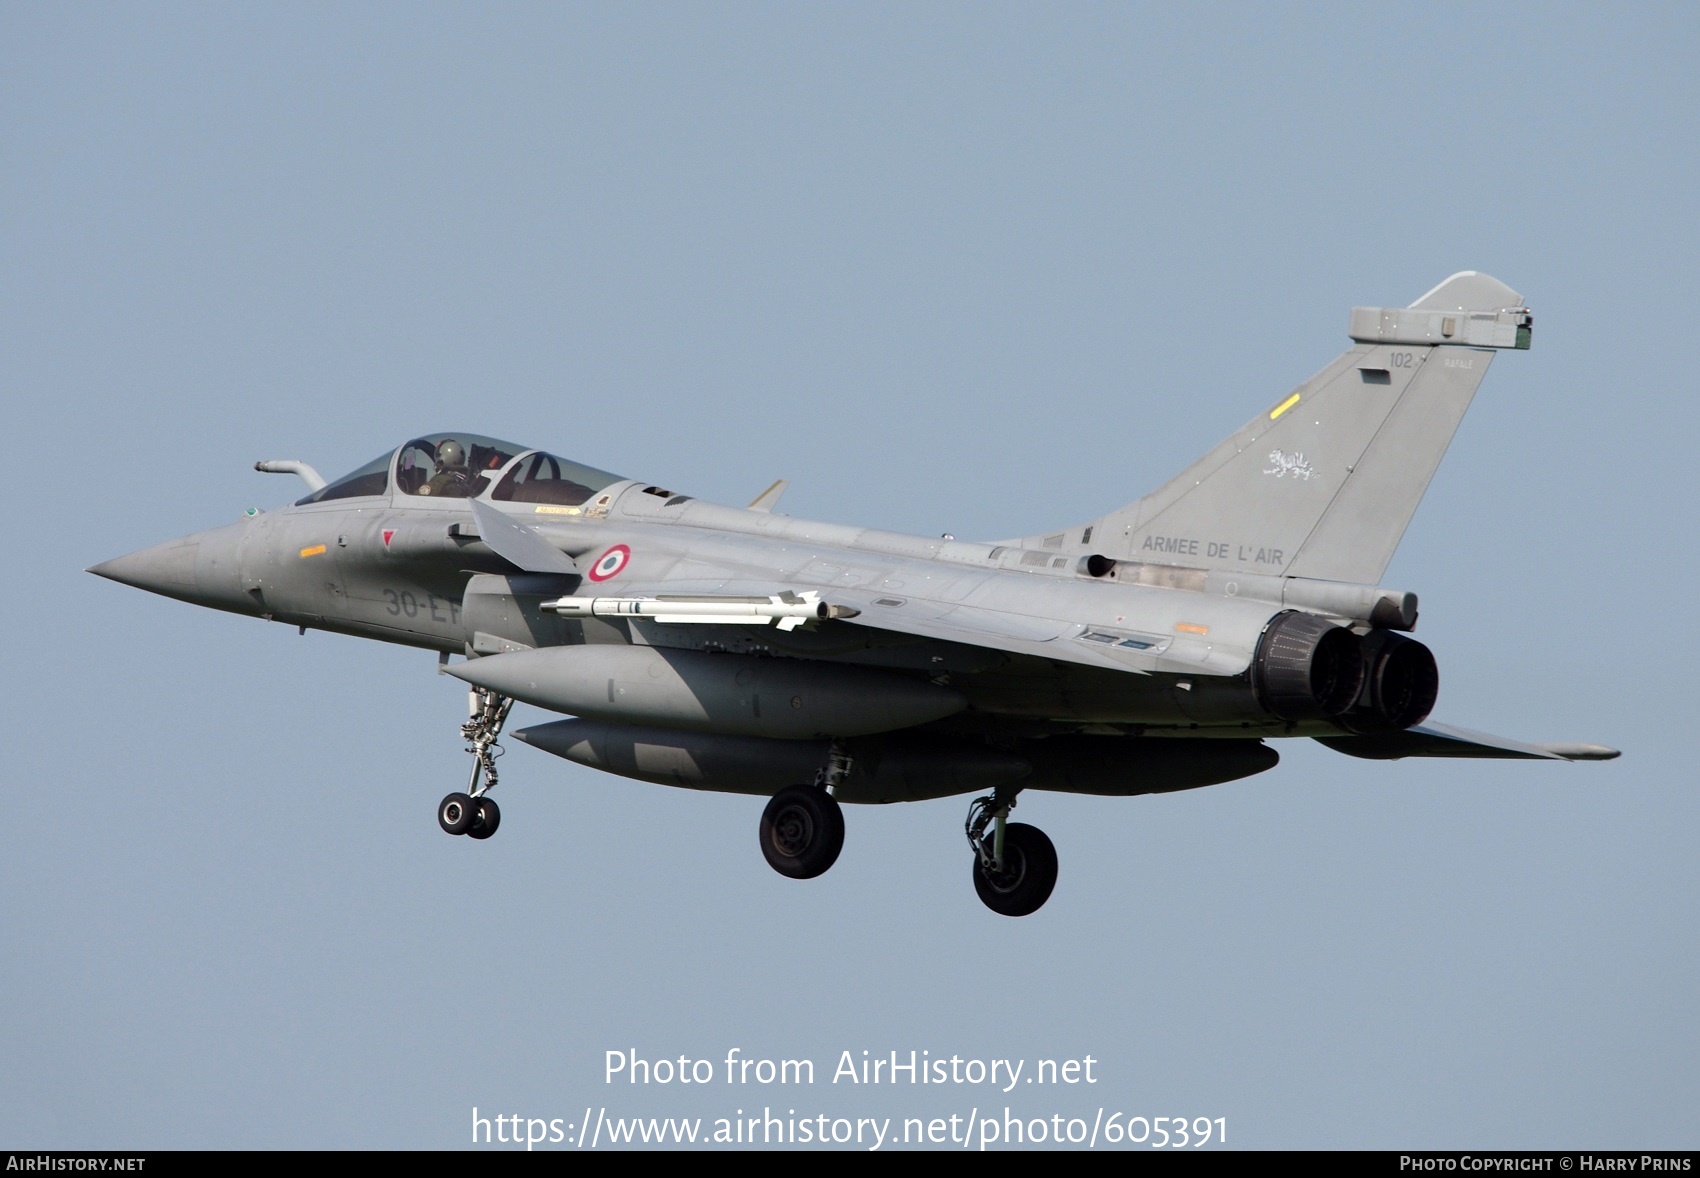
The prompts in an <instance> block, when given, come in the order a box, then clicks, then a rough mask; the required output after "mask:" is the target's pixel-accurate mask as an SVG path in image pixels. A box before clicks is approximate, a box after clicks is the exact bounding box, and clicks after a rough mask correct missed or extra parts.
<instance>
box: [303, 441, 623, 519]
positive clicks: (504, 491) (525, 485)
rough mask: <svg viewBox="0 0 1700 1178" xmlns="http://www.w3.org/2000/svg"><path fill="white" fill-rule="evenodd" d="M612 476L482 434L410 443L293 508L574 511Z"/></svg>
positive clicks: (613, 480) (616, 479)
mask: <svg viewBox="0 0 1700 1178" xmlns="http://www.w3.org/2000/svg"><path fill="white" fill-rule="evenodd" d="M623 481H624V479H623V478H622V477H621V476H620V475H617V474H610V473H609V472H607V471H605V470H597V469H595V468H594V467H590V466H583V465H581V464H579V463H577V462H572V461H569V460H568V459H565V458H558V457H556V456H555V455H553V454H547V453H544V452H543V451H542V450H528V449H526V448H525V447H524V446H517V445H515V444H514V443H512V442H503V441H500V440H498V439H496V438H487V437H484V436H483V435H481V434H468V433H456V434H428V435H426V436H425V437H422V438H414V439H413V440H412V441H410V442H408V443H407V444H406V445H404V446H401V447H400V448H399V449H396V450H394V451H392V452H390V453H388V454H385V455H384V456H382V457H381V458H374V459H373V460H372V461H371V462H368V463H367V464H366V465H365V466H362V467H361V468H360V469H359V470H356V471H353V472H352V473H349V474H346V475H344V476H343V477H342V478H340V479H337V480H336V481H335V482H333V483H330V484H328V485H327V486H325V487H324V488H322V489H320V490H318V491H315V492H313V493H312V494H311V495H308V496H307V497H306V498H304V499H300V500H297V503H324V502H326V501H328V500H331V499H356V498H362V497H365V496H378V495H396V496H402V495H406V496H419V497H435V498H439V499H493V500H495V501H497V502H514V503H547V504H554V505H556V506H559V507H577V506H579V505H580V504H582V503H584V502H585V501H586V500H587V499H589V498H590V497H591V496H593V495H595V494H596V493H597V492H599V491H601V490H602V489H603V488H604V487H608V486H611V485H612V484H614V483H618V482H623Z"/></svg>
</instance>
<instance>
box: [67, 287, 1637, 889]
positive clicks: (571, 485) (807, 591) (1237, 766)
mask: <svg viewBox="0 0 1700 1178" xmlns="http://www.w3.org/2000/svg"><path fill="white" fill-rule="evenodd" d="M1532 327H1533V317H1532V316H1531V314H1530V312H1529V310H1528V309H1527V307H1525V306H1524V303H1523V298H1522V296H1521V295H1519V294H1518V293H1517V292H1516V291H1513V290H1512V289H1510V288H1509V287H1507V286H1505V285H1504V284H1503V283H1501V282H1499V281H1498V280H1496V279H1494V278H1490V277H1488V276H1487V275H1485V274H1480V273H1476V272H1474V271H1466V272H1463V273H1459V274H1455V275H1453V276H1452V277H1450V278H1448V279H1446V281H1444V282H1442V283H1441V284H1440V285H1439V286H1436V287H1435V288H1434V289H1433V290H1431V291H1429V292H1428V293H1427V294H1425V295H1423V296H1422V297H1421V298H1419V299H1418V300H1417V301H1416V302H1414V303H1412V304H1411V305H1410V306H1409V307H1404V308H1384V307H1358V308H1354V309H1353V311H1352V312H1351V319H1350V329H1349V335H1350V338H1351V340H1352V343H1351V346H1350V347H1349V348H1348V349H1347V350H1346V351H1345V352H1344V353H1343V354H1342V355H1340V357H1339V358H1338V359H1336V360H1335V361H1334V362H1333V363H1331V364H1329V365H1328V366H1327V367H1326V368H1324V369H1323V370H1322V371H1321V372H1320V373H1318V374H1317V375H1316V376H1314V377H1312V378H1311V379H1310V380H1308V381H1306V382H1304V383H1303V384H1301V385H1299V386H1298V387H1297V388H1296V389H1294V390H1293V391H1292V392H1290V393H1287V394H1285V395H1284V396H1281V397H1280V398H1278V399H1277V400H1276V401H1275V402H1274V403H1273V404H1272V405H1269V406H1267V407H1265V408H1263V409H1262V410H1261V411H1260V412H1258V414H1257V415H1256V416H1255V417H1253V418H1252V419H1251V421H1249V422H1248V423H1246V425H1245V426H1243V427H1242V428H1241V429H1239V430H1238V431H1237V432H1235V433H1234V434H1233V436H1231V437H1229V438H1228V439H1227V440H1225V441H1223V442H1222V443H1221V444H1220V445H1219V446H1217V447H1216V448H1215V449H1213V450H1211V451H1210V452H1209V453H1208V454H1206V455H1205V456H1204V457H1202V458H1200V459H1199V460H1198V461H1197V462H1195V463H1193V464H1192V465H1191V466H1189V467H1187V468H1186V469H1185V470H1183V471H1181V472H1180V473H1179V474H1178V475H1176V476H1175V477H1174V478H1172V479H1171V480H1169V481H1168V482H1167V483H1165V484H1163V485H1162V486H1160V487H1158V488H1157V489H1156V490H1155V491H1153V492H1151V493H1150V494H1148V495H1146V496H1145V497H1144V498H1142V499H1138V500H1136V501H1134V502H1132V503H1129V504H1128V505H1126V506H1125V507H1118V508H1116V509H1114V510H1112V511H1110V512H1109V513H1108V514H1106V515H1103V516H1100V517H1098V518H1096V519H1091V520H1086V521H1084V522H1081V523H1076V524H1073V525H1070V526H1067V527H1058V528H1055V529H1053V530H1049V531H1044V532H1040V533H1037V534H1035V535H1031V536H1021V537H1017V538H1013V539H1006V540H999V541H993V542H986V543H978V542H969V541H964V540H956V539H953V538H951V537H948V536H947V537H943V538H930V537H923V536H912V535H904V534H900V533H894V532H885V531H878V530H875V529H869V528H857V527H849V526H845V525H843V524H836V523H821V522H817V521H813V520H805V519H794V518H791V517H788V516H785V515H781V514H778V513H776V512H775V511H774V510H773V509H774V506H775V504H776V502H777V501H778V499H779V497H780V495H781V493H782V492H783V491H784V489H785V484H784V483H783V482H778V483H775V484H774V485H773V486H771V487H769V488H768V489H767V490H766V491H764V492H762V494H761V495H760V496H758V497H757V498H756V500H755V501H754V502H753V503H750V504H749V505H748V506H744V507H739V506H728V505H724V504H718V503H710V502H707V501H704V500H702V499H698V498H695V497H693V496H691V495H688V494H679V493H675V492H674V491H672V490H670V489H668V488H666V487H664V486H662V485H660V484H658V483H652V482H646V481H644V480H641V479H630V478H625V477H623V476H621V475H617V474H614V473H612V472H609V471H605V470H598V469H595V468H593V467H589V466H585V465H583V464H581V463H578V462H575V461H571V460H569V459H566V458H562V457H559V456H557V455H555V454H552V453H548V452H546V451H543V450H537V449H532V448H530V447H528V446H521V445H515V444H512V443H509V442H503V441H499V440H497V439H494V438H488V437H483V436H480V435H477V434H471V433H462V432H450V433H435V434H427V435H424V436H422V437H417V438H414V439H413V440H411V441H409V442H407V443H406V444H404V445H402V446H401V447H400V448H398V449H396V450H394V451H391V452H388V453H385V454H383V455H381V456H380V457H378V458H374V459H373V460H372V461H371V462H369V463H367V464H366V465H365V466H362V467H361V468H360V469H358V470H356V471H353V472H352V473H350V474H347V475H344V476H343V477H342V478H340V479H337V480H336V481H335V482H330V483H327V482H326V481H325V480H324V479H323V478H322V477H320V476H319V474H318V473H317V472H316V471H315V470H314V469H313V468H312V467H310V466H308V465H307V464H305V463H303V462H300V461H294V460H290V461H267V462H260V463H257V464H256V468H257V469H259V470H262V471H271V472H287V473H294V474H297V475H299V476H300V477H301V478H302V479H303V480H304V481H305V482H306V483H307V486H308V488H309V492H308V494H307V495H305V496H304V497H303V498H301V499H299V500H297V501H296V502H295V503H293V504H292V505H290V506H288V507H284V508H281V509H278V510H275V511H267V512H253V513H250V514H249V515H248V516H247V517H246V518H243V519H240V520H239V521H238V522H236V523H233V524H230V525H228V526H226V527H221V528H215V529H213V530H211V531H205V532H199V533H196V534H194V535H190V536H186V537H184V538H182V539H180V540H174V541H171V542H169V543H166V544H161V545H158V546H156V547H153V548H147V549H143V550H142V551H139V552H134V553H131V554H130V555H128V556H121V557H118V558H116V559H114V560H109V561H107V562H106V563H104V564H100V565H96V566H95V567H94V568H92V569H90V570H89V571H90V572H93V573H96V574H98V575H100V576H102V577H107V578H109V579H111V580H114V581H119V582H122V583H124V584H127V585H133V586H135V587H137V588H141V589H146V590H149V591H151V592H154V593H159V594H163V595H165V596H167V597H175V598H178V599H180V600H183V601H188V602H191V603H194V604H196V605H204V606H209V607H211V608H214V609H221V610H228V611H230V612H232V613H239V614H247V615H250V616H253V617H258V618H264V619H267V620H269V621H275V622H281V623H285V624H287V625H291V626H297V627H300V628H301V629H302V631H303V632H305V630H307V629H309V628H312V629H321V630H330V631H335V632H337V633H341V634H351V635H355V636H357V637H361V638H376V639H379V640H381V641H385V642H397V643H403V644H406V645H410V646H416V647H422V648H424V649H427V650H431V651H435V652H436V653H437V655H438V663H439V669H440V670H443V671H446V672H447V673H448V674H450V675H453V676H455V677H456V678H458V679H462V680H464V681H465V682H466V683H468V684H469V685H470V692H469V701H470V703H469V712H470V718H469V719H468V720H467V721H466V722H465V723H464V725H462V728H461V732H462V735H463V736H464V738H465V741H466V745H467V750H468V751H469V752H470V753H471V754H472V756H473V764H472V768H471V772H470V780H469V783H468V785H467V787H466V788H465V789H464V790H456V791H455V792H452V793H450V794H449V795H448V796H447V797H445V798H444V799H443V800H442V802H441V803H440V804H439V806H438V808H437V820H438V823H439V825H440V826H441V827H442V829H443V830H444V831H446V832H447V833H449V834H451V835H465V836H467V837H469V838H473V839H486V838H489V837H490V836H491V835H493V834H495V833H496V829H497V826H498V824H499V822H500V820H501V812H500V810H499V809H498V808H497V805H496V802H495V801H494V800H493V799H492V798H491V796H490V792H491V790H492V789H493V788H494V787H495V786H496V783H497V774H496V766H495V756H496V754H497V752H498V751H499V746H498V744H497V741H498V739H499V738H500V736H501V733H502V731H503V727H504V725H505V723H506V721H507V718H508V714H509V710H510V709H511V708H512V706H513V704H514V701H516V700H520V701H524V702H525V703H528V704H532V705H535V706H537V707H540V708H544V709H547V710H549V711H551V712H554V713H559V714H561V715H564V716H566V717H568V718H566V719H556V720H552V721H549V722H546V723H540V724H535V725H532V726H530V727H526V728H523V729H520V730H519V731H517V732H515V733H513V735H514V736H515V737H516V738H517V739H519V740H521V741H524V742H525V743H527V744H529V745H532V746H534V747H536V748H539V749H542V750H544V751H546V752H549V753H553V754H555V755H556V756H560V757H564V758H566V759H567V760H569V761H573V762H576V763H578V764H580V765H587V766H590V767H591V768H595V769H600V770H603V771H605V772H608V773H614V774H618V775H620V776H623V777H631V778H636V779H638V780H641V781H649V782H656V783H660V784H663V785H672V786H683V787H686V788H690V789H701V790H716V791H720V792H725V793H740V794H753V795H757V796H762V797H767V798H768V799H769V800H768V802H767V804H766V806H765V808H764V809H763V811H762V814H761V820H760V824H759V832H760V844H761V850H762V854H763V855H764V856H765V857H766V859H767V862H768V863H769V864H770V865H771V866H772V867H773V868H774V870H776V871H778V872H779V873H780V874H782V875H786V876H790V877H793V878H796V879H808V878H811V877H815V876H819V875H821V874H822V873H823V872H825V871H826V870H827V869H828V868H830V867H831V866H832V864H833V862H834V861H835V860H836V859H837V858H838V854H839V851H840V849H841V848H842V846H843V843H844V830H845V822H844V816H843V811H842V809H841V805H842V804H843V803H851V802H855V803H874V802H899V801H915V800H918V799H924V798H938V797H943V796H947V795H952V794H977V795H979V796H977V797H975V798H974V799H973V800H972V801H971V802H970V804H969V807H968V814H967V821H966V823H965V833H966V836H967V841H968V845H969V850H970V856H969V858H970V859H971V864H972V872H973V882H974V888H975V890H976V892H977V893H978V894H979V897H980V899H981V900H982V901H983V902H984V903H985V904H986V905H987V906H988V907H989V908H991V909H992V910H993V911H994V912H998V913H1002V914H1004V915H1007V916H1023V915H1027V914H1029V913H1032V912H1034V911H1036V910H1038V909H1039V907H1040V906H1041V905H1043V904H1044V903H1045V901H1046V900H1047V899H1048V898H1049V896H1050V895H1051V891H1052V888H1053V887H1054V885H1055V883H1056V879H1057V854H1056V851H1055V849H1054V847H1053V845H1052V843H1051V841H1050V839H1049V838H1048V837H1046V835H1045V834H1044V833H1043V832H1041V831H1040V830H1039V829H1038V828H1036V827H1034V826H1030V825H1027V824H1024V823H1017V822H1011V821H1009V816H1010V812H1011V811H1012V810H1013V809H1014V808H1015V805H1016V802H1017V799H1018V798H1019V797H1021V796H1022V795H1024V794H1026V793H1027V792H1028V791H1033V792H1034V793H1035V794H1042V793H1043V792H1045V791H1064V792H1074V793H1086V794H1104V795H1118V796H1121V795H1133V794H1146V793H1162V792H1168V791H1173V790H1184V789H1194V788H1197V787H1200V786H1206V785H1213V784H1217V783H1220V782H1225V781H1233V780H1236V779H1238V778H1243V777H1249V776H1251V775H1252V774H1255V773H1262V772H1264V771H1266V770H1269V769H1272V768H1274V766H1275V764H1276V762H1277V760H1278V756H1277V754H1276V751H1275V749H1274V748H1273V747H1271V744H1270V742H1271V741H1273V740H1276V739H1281V738H1293V737H1306V738H1310V739H1314V740H1317V741H1319V742H1321V743H1322V744H1324V745H1326V746H1327V747H1328V748H1331V749H1334V750H1336V751H1338V752H1341V753H1346V754H1349V755H1352V756H1356V757H1365V758H1371V759H1394V758H1400V757H1520V758H1533V759H1542V760H1570V761H1579V760H1604V759H1608V758H1611V757H1615V756H1617V755H1618V753H1617V751H1616V750H1614V749H1610V748H1606V747H1603V746H1600V745H1593V744H1533V743H1524V742H1519V741H1513V740H1505V739H1501V738H1499V737H1494V736H1488V735H1484V734H1482V733H1477V732H1470V731H1466V730H1463V729H1458V728H1452V727H1448V726H1446V725H1442V724H1437V723H1431V722H1429V721H1428V715H1429V712H1430V710H1431V709H1432V708H1433V706H1434V703H1435V699H1436V694H1437V692H1438V690H1439V684H1440V679H1439V673H1438V669H1437V666H1436V662H1435V658H1434V656H1433V654H1431V652H1430V651H1429V649H1428V648H1427V647H1426V646H1424V645H1423V644H1422V643H1420V642H1418V641H1417V640H1416V639H1414V638H1412V637H1411V636H1410V635H1411V631H1412V630H1413V629H1415V627H1416V624H1417V596H1416V594H1415V593H1412V592H1409V591H1406V590H1404V589H1398V588H1391V587H1388V586H1386V585H1383V584H1381V578H1382V575H1383V573H1384V571H1385V570H1386V567H1387V563H1388V561H1389V559H1390V558H1391V557H1392V555H1393V550H1394V547H1395V546H1396V545H1397V544H1398V542H1399V540H1400V537H1401V536H1402V535H1403V534H1404V532H1405V528H1406V525H1407V524H1408V523H1409V522H1410V519H1411V516H1412V513H1413V512H1414V511H1415V510H1416V507H1417V502H1418V500H1419V499H1421V497H1422V494H1423V491H1424V490H1425V489H1426V488H1427V486H1428V483H1429V479H1430V478H1431V476H1432V475H1433V474H1434V471H1435V468H1436V467H1437V465H1438V464H1439V462H1440V459H1441V456H1442V454H1443V453H1444V452H1445V450H1446V447H1447V445H1448V444H1449V443H1450V441H1451V439H1452V435H1453V433H1454V431H1455V430H1456V429H1457V427H1458V423H1459V421H1460V419H1461V418H1462V417H1463V415H1464V411H1465V410H1466V409H1467V408H1468V407H1469V404H1470V401H1471V398H1472V397H1473V396H1474V395H1475V392H1476V388H1477V386H1478V385H1480V383H1481V381H1482V378H1483V377H1484V376H1485V375H1486V374H1487V369H1488V365H1489V364H1490V363H1491V362H1492V361H1493V359H1494V357H1495V356H1496V355H1497V354H1498V353H1499V352H1501V351H1506V350H1513V351H1515V350H1520V349H1526V348H1528V347H1529V343H1530V336H1531V331H1532ZM455 656H459V657H458V658H456V657H455Z"/></svg>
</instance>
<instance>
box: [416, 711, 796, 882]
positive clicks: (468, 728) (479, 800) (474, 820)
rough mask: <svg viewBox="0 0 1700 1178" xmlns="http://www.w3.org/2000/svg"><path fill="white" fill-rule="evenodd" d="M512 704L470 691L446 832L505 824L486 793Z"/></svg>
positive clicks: (483, 833) (444, 807) (445, 805)
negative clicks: (461, 768) (461, 785)
mask: <svg viewBox="0 0 1700 1178" xmlns="http://www.w3.org/2000/svg"><path fill="white" fill-rule="evenodd" d="M513 706H514V701H513V700H512V699H511V698H509V697H508V696H505V695H497V694H496V693H495V692H494V691H490V690H488V689H486V688H483V687H474V688H473V689H472V690H471V691H470V692H468V693H467V712H468V713H469V714H470V716H471V719H469V720H467V722H466V723H465V724H462V725H461V726H460V734H461V736H463V737H464V738H465V739H466V751H467V752H469V753H471V754H472V756H473V763H472V778H471V780H469V781H468V782H467V785H466V792H465V793H452V794H450V795H449V796H448V797H446V798H444V799H443V800H442V801H441V802H439V803H438V804H437V825H438V826H441V827H442V828H443V830H444V831H446V832H447V833H449V834H464V835H467V836H469V837H471V838H475V839H487V838H489V837H490V836H491V835H493V834H495V833H496V828H497V827H498V826H500V825H501V824H502V811H501V810H500V809H499V808H497V806H496V802H495V799H494V798H491V797H489V796H487V795H488V794H489V792H490V791H491V790H493V789H495V788H496V758H497V757H499V756H501V755H502V746H501V745H499V744H497V743H496V740H497V738H498V737H500V736H501V735H502V725H503V724H506V723H507V722H508V713H509V712H510V711H512V710H513ZM821 870H823V871H824V870H826V869H825V868H822V869H821Z"/></svg>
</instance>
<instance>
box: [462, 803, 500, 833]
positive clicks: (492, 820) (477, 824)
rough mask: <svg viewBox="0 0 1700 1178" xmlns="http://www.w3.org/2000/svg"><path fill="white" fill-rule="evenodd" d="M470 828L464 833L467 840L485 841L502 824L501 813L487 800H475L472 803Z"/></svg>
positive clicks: (498, 808)
mask: <svg viewBox="0 0 1700 1178" xmlns="http://www.w3.org/2000/svg"><path fill="white" fill-rule="evenodd" d="M472 808H473V819H472V828H471V829H470V830H468V831H467V832H466V837H467V838H473V839H487V838H489V837H490V836H491V835H493V834H495V833H496V828H497V827H498V826H500V825H501V824H502V811H501V808H500V807H498V806H497V805H496V803H495V802H493V801H492V800H490V799H489V798H487V797H486V798H475V799H474V800H473V803H472Z"/></svg>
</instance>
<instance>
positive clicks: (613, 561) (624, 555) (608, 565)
mask: <svg viewBox="0 0 1700 1178" xmlns="http://www.w3.org/2000/svg"><path fill="white" fill-rule="evenodd" d="M631 558H632V550H631V549H630V548H627V547H626V546H625V545H624V544H616V545H614V547H612V548H610V549H609V550H608V551H607V552H604V553H603V554H602V555H601V556H599V557H597V558H596V563H595V564H593V565H591V566H590V579H591V580H592V581H606V580H608V579H609V578H610V577H616V576H618V575H619V573H620V570H621V569H623V568H625V567H626V562H627V561H628V560H630V559H631Z"/></svg>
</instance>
